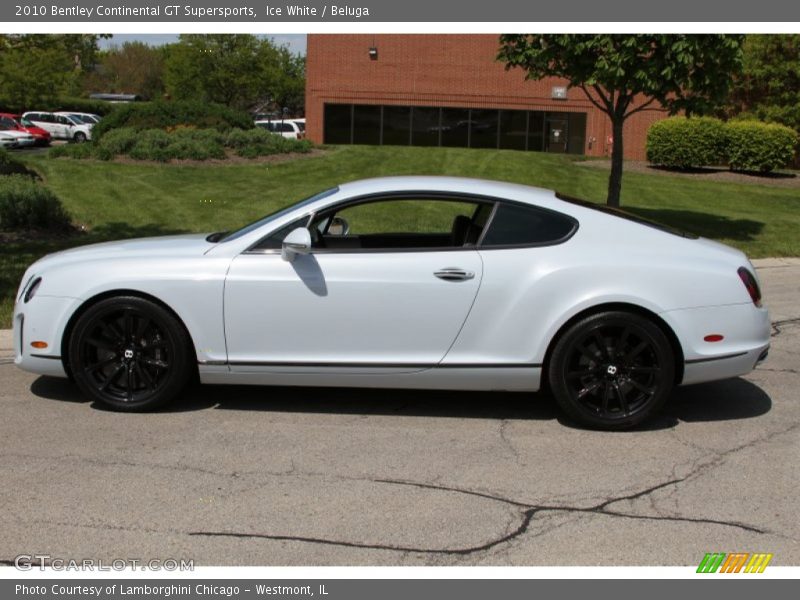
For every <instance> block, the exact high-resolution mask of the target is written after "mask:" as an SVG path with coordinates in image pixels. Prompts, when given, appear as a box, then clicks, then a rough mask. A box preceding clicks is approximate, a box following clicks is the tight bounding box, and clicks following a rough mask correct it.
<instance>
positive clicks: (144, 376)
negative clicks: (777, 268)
mask: <svg viewBox="0 0 800 600" xmlns="http://www.w3.org/2000/svg"><path fill="white" fill-rule="evenodd" d="M134 368H135V369H136V373H137V374H138V375H139V377H140V378H141V380H142V381H143V382H144V384H145V386H147V388H148V389H150V390H154V389H156V380H155V379H153V377H152V376H151V375H150V373H148V372H147V369H145V368H144V367H142V365H140V364H139V363H138V362H137V363H136V364H134Z"/></svg>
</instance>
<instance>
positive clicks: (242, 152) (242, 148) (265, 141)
mask: <svg viewBox="0 0 800 600" xmlns="http://www.w3.org/2000/svg"><path fill="white" fill-rule="evenodd" d="M225 145H226V146H228V147H229V148H233V149H234V151H235V152H236V154H238V155H239V156H241V157H243V158H256V157H258V156H269V155H272V154H286V153H289V152H309V151H310V150H311V148H313V144H312V143H311V142H310V141H308V140H293V139H290V138H285V137H282V136H280V135H276V134H274V133H270V132H269V131H267V130H266V129H262V128H260V127H257V128H255V129H248V130H241V129H233V130H231V131H230V132H229V133H228V135H227V137H226V139H225Z"/></svg>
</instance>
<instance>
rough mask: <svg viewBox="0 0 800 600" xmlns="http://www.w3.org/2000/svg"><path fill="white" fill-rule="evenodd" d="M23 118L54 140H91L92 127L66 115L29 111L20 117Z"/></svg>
mask: <svg viewBox="0 0 800 600" xmlns="http://www.w3.org/2000/svg"><path fill="white" fill-rule="evenodd" d="M22 117H23V118H25V119H27V120H28V121H30V122H31V123H33V124H34V125H35V126H36V127H41V128H42V129H44V130H45V131H47V132H49V133H50V135H51V136H52V137H53V139H54V140H68V141H75V142H81V141H87V140H91V139H92V127H94V126H93V125H87V124H86V123H82V122H80V121H78V119H76V118H75V117H71V116H69V115H68V114H66V113H65V114H59V113H51V112H46V111H29V112H26V113H24V114H23V115H22Z"/></svg>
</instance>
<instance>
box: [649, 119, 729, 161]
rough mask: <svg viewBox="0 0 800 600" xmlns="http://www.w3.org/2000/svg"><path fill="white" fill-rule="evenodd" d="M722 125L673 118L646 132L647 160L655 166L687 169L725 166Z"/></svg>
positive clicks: (716, 120)
mask: <svg viewBox="0 0 800 600" xmlns="http://www.w3.org/2000/svg"><path fill="white" fill-rule="evenodd" d="M725 141H726V138H725V134H724V131H723V123H722V121H720V120H719V119H712V118H710V117H692V118H686V117H672V118H669V119H664V120H663V121H657V122H656V123H653V124H652V125H651V126H650V129H649V130H648V131H647V160H648V161H650V162H651V163H653V164H655V165H661V166H664V167H672V168H678V169H687V168H690V167H702V166H707V165H719V164H723V163H724V162H725Z"/></svg>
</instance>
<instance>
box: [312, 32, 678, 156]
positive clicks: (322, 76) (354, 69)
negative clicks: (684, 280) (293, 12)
mask: <svg viewBox="0 0 800 600" xmlns="http://www.w3.org/2000/svg"><path fill="white" fill-rule="evenodd" d="M370 47H376V48H377V50H378V56H377V60H372V59H371V58H370V56H369V49H370ZM497 49H498V36H497V35H484V34H480V35H473V34H469V35H467V34H458V35H443V34H434V35H417V34H413V35H399V34H385V35H355V34H341V35H329V34H310V35H309V36H308V51H307V80H306V119H307V126H306V127H307V134H308V137H309V138H310V139H312V140H314V141H315V142H321V141H322V131H323V123H322V119H323V105H324V104H325V103H326V102H333V103H354V104H384V105H389V104H394V105H417V106H421V105H426V106H457V107H464V108H505V109H516V110H553V111H565V112H570V111H578V112H585V113H586V114H587V117H586V142H587V146H586V149H585V150H586V154H588V155H591V156H603V155H605V154H608V153H609V152H610V148H609V146H608V143H607V141H608V136H609V135H610V133H611V124H610V122H609V121H608V118H607V117H606V116H605V114H604V113H602V112H601V111H600V110H598V109H597V108H596V107H595V106H594V105H592V104H591V102H589V101H588V99H587V98H586V97H585V96H584V94H583V91H582V90H580V89H570V90H569V91H568V97H567V100H553V99H551V89H552V87H553V86H564V85H566V82H565V81H564V80H561V79H558V78H546V79H542V80H538V81H526V80H525V74H524V72H523V71H522V70H519V69H514V70H511V71H506V70H505V68H504V65H503V64H502V63H500V62H498V61H496V60H495V56H496V54H497ZM664 116H666V115H665V113H663V112H661V111H643V112H641V113H637V114H636V115H634V116H632V117H631V118H630V119H628V121H627V123H626V126H625V156H626V158H629V159H639V160H641V159H644V147H645V136H646V133H647V128H648V127H649V125H650V124H651V123H652V122H653V121H656V120H658V119H661V118H664ZM592 139H593V141H592V143H591V148H589V142H590V140H592Z"/></svg>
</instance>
